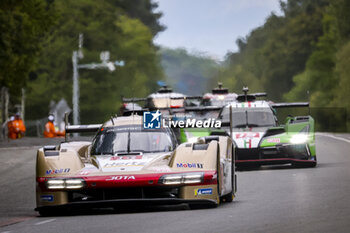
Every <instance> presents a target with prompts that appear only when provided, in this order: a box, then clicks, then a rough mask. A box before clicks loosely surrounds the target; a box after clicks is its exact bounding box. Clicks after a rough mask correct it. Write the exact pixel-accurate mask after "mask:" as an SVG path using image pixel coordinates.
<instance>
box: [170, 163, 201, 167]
mask: <svg viewBox="0 0 350 233" xmlns="http://www.w3.org/2000/svg"><path fill="white" fill-rule="evenodd" d="M176 166H177V167H179V168H203V164H202V163H177V164H176Z"/></svg>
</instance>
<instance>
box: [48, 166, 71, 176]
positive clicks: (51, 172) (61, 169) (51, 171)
mask: <svg viewBox="0 0 350 233" xmlns="http://www.w3.org/2000/svg"><path fill="white" fill-rule="evenodd" d="M69 171H70V168H60V169H55V170H51V169H50V170H46V175H53V174H61V173H68V172H69Z"/></svg>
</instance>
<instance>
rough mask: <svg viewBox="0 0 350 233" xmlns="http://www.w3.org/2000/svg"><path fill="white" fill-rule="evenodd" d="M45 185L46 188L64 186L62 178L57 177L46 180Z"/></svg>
mask: <svg viewBox="0 0 350 233" xmlns="http://www.w3.org/2000/svg"><path fill="white" fill-rule="evenodd" d="M46 187H47V188H48V189H63V188H64V187H65V186H64V180H58V179H54V180H48V181H46Z"/></svg>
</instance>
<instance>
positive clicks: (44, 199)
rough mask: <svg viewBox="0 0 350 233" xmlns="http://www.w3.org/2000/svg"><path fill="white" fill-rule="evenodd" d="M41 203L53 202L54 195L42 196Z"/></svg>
mask: <svg viewBox="0 0 350 233" xmlns="http://www.w3.org/2000/svg"><path fill="white" fill-rule="evenodd" d="M40 201H46V202H53V195H41V196H40Z"/></svg>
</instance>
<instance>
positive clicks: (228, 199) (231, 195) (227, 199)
mask: <svg viewBox="0 0 350 233" xmlns="http://www.w3.org/2000/svg"><path fill="white" fill-rule="evenodd" d="M234 166H235V165H234V159H233V158H231V186H232V191H231V192H229V193H228V194H226V195H224V196H222V197H221V200H222V202H227V203H230V202H232V201H233V199H234V198H235V193H234V190H235V185H236V184H235V182H236V181H235V174H234V171H235V169H234Z"/></svg>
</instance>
